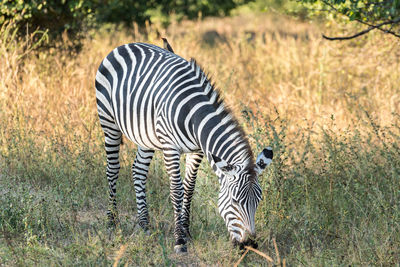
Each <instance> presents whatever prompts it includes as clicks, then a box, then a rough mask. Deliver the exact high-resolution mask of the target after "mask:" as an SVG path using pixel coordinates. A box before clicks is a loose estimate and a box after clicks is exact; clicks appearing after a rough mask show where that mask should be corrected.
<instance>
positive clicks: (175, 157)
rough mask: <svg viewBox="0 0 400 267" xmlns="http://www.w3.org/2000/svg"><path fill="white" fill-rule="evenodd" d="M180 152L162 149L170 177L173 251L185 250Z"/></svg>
mask: <svg viewBox="0 0 400 267" xmlns="http://www.w3.org/2000/svg"><path fill="white" fill-rule="evenodd" d="M179 159H180V152H179V151H176V150H164V162H165V166H166V168H167V172H168V174H169V177H170V197H171V202H172V205H173V207H174V219H175V229H174V237H175V252H176V253H182V252H187V247H186V234H185V231H184V229H183V227H182V221H181V215H182V200H183V183H182V179H181V175H180V167H179V165H180V161H179Z"/></svg>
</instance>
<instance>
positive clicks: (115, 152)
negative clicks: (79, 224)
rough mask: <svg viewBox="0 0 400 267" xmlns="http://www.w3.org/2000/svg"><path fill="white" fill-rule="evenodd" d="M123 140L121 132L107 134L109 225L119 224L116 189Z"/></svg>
mask: <svg viewBox="0 0 400 267" xmlns="http://www.w3.org/2000/svg"><path fill="white" fill-rule="evenodd" d="M121 140H122V134H121V132H120V131H113V132H105V149H106V154H107V171H106V174H107V180H108V188H109V203H108V210H107V217H108V225H109V226H116V225H117V224H118V210H117V200H116V187H117V180H118V174H119V168H120V166H119V147H120V144H121Z"/></svg>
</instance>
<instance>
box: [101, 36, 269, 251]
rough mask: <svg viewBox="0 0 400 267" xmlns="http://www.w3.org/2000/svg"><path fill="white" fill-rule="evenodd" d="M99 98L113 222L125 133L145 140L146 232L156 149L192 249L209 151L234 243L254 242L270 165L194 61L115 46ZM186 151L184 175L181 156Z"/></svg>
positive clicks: (139, 46)
mask: <svg viewBox="0 0 400 267" xmlns="http://www.w3.org/2000/svg"><path fill="white" fill-rule="evenodd" d="M95 86H96V98H97V108H98V115H99V118H100V124H101V127H102V128H103V131H104V135H105V150H106V154H107V172H106V173H107V179H108V183H109V194H110V196H109V202H110V203H109V210H108V212H107V215H108V218H109V222H110V223H113V224H115V223H117V222H118V219H117V208H116V199H115V195H116V182H117V178H118V172H119V168H120V165H119V147H120V144H121V142H122V134H124V135H125V136H126V137H127V138H128V139H129V140H131V141H132V142H134V143H136V144H137V146H138V149H137V154H136V158H135V161H134V163H133V165H132V176H133V180H134V187H135V193H136V202H137V209H138V214H139V225H140V226H141V227H142V228H143V229H144V230H147V229H148V226H149V218H148V217H149V216H148V210H147V204H146V178H147V173H148V170H149V165H150V161H151V159H152V157H153V155H154V151H155V150H161V151H162V153H163V156H164V163H165V166H166V169H167V172H168V175H169V177H170V198H171V202H172V205H173V208H174V219H175V228H174V237H175V251H176V252H177V253H179V252H186V251H187V248H186V242H187V237H188V236H189V217H190V216H189V215H190V203H191V199H192V195H193V191H194V187H195V182H196V176H197V171H198V168H199V165H200V162H201V160H202V158H203V157H204V156H205V157H206V158H207V160H208V161H209V162H210V164H211V166H212V168H213V170H214V172H215V173H216V174H217V176H218V177H219V183H220V192H219V198H218V206H219V212H220V214H221V216H222V218H223V219H224V220H225V224H226V226H227V228H228V231H229V233H230V236H231V239H232V241H233V242H234V243H236V244H240V245H241V246H243V245H244V244H249V242H250V241H249V240H251V237H253V236H254V235H255V226H254V219H255V212H256V208H257V206H258V203H259V201H260V199H261V188H260V185H259V183H258V178H257V177H258V175H259V174H260V173H261V172H262V171H263V170H264V169H265V168H266V167H267V165H268V164H270V163H271V160H272V150H271V149H270V148H266V149H264V150H263V151H262V152H261V153H260V154H259V155H258V157H257V160H256V162H254V159H253V154H252V151H251V150H250V145H249V143H248V141H247V139H246V138H245V136H244V133H243V131H242V130H241V128H240V127H239V125H238V124H237V122H236V120H235V119H234V118H233V117H232V115H231V113H230V112H229V110H228V109H227V108H226V107H225V105H224V103H223V102H222V100H221V98H220V96H219V94H218V91H216V90H215V89H214V88H213V85H212V84H211V82H210V81H209V79H208V78H207V76H206V74H205V73H204V72H203V71H202V69H201V68H200V67H199V66H198V65H197V64H196V62H195V61H194V60H191V61H190V62H188V61H186V60H185V59H183V58H181V57H180V56H178V55H176V54H174V53H172V52H170V51H167V50H165V49H162V48H160V47H157V46H155V45H151V44H145V43H132V44H126V45H123V46H120V47H118V48H115V49H114V50H113V51H112V52H111V53H110V54H109V55H108V56H107V57H106V58H105V59H104V60H103V61H102V63H101V64H100V67H99V69H98V71H97V74H96V82H95ZM182 153H188V155H187V157H186V173H185V178H184V180H183V181H182V179H181V174H180V167H179V165H180V164H179V163H180V156H181V154H182Z"/></svg>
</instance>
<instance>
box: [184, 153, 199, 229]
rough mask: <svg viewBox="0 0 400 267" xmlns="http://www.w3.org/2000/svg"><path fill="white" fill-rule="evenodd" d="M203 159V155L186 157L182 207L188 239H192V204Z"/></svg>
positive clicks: (194, 154)
mask: <svg viewBox="0 0 400 267" xmlns="http://www.w3.org/2000/svg"><path fill="white" fill-rule="evenodd" d="M202 159H203V153H193V154H188V155H187V157H186V170H185V180H184V181H183V188H184V195H183V207H182V226H183V229H184V230H185V232H186V236H188V237H190V232H189V224H190V204H191V201H192V196H193V192H194V188H195V185H196V177H197V171H198V170H199V166H200V163H201V160H202Z"/></svg>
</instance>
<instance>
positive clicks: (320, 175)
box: [0, 15, 400, 265]
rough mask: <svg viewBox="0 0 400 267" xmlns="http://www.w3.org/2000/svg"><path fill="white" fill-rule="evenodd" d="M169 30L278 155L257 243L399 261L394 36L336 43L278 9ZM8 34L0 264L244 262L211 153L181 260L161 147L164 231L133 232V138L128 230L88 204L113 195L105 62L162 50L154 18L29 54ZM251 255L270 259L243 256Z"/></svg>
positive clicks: (2, 49) (153, 188)
mask: <svg viewBox="0 0 400 267" xmlns="http://www.w3.org/2000/svg"><path fill="white" fill-rule="evenodd" d="M158 31H160V32H161V35H162V36H166V37H167V38H168V40H169V41H170V43H171V45H172V47H173V48H174V50H175V51H176V53H178V54H179V55H181V56H183V57H184V58H187V59H189V58H190V57H194V58H196V60H197V61H198V62H199V63H200V64H201V65H202V66H203V68H204V69H205V70H206V71H208V72H209V73H210V74H211V76H212V77H213V80H214V81H215V82H216V84H217V86H218V87H219V88H220V90H221V91H222V92H223V95H224V96H225V98H226V101H227V102H228V103H229V105H230V106H231V107H232V108H233V111H234V113H235V114H236V115H237V116H238V117H240V118H241V121H242V122H243V123H244V126H245V128H246V131H247V132H248V133H249V134H250V138H251V141H252V143H253V145H254V147H256V148H257V149H259V148H260V147H261V146H262V145H269V144H272V145H273V146H274V149H275V151H276V152H277V158H276V161H275V163H274V165H273V167H272V169H271V170H270V171H269V172H268V174H266V175H265V177H264V179H263V182H262V183H263V186H264V188H265V198H264V201H263V203H262V204H261V206H260V209H259V212H258V215H257V227H258V231H259V239H260V242H259V243H260V244H261V245H260V250H261V251H264V252H266V254H268V255H271V256H272V257H273V258H278V259H279V258H280V256H279V252H278V251H277V250H275V249H274V248H275V247H276V246H277V245H276V243H275V242H273V241H274V240H275V239H273V238H274V237H276V238H277V242H278V246H279V247H280V248H282V251H280V252H281V257H282V259H283V258H285V259H286V260H287V262H288V264H289V265H299V264H305V265H314V264H316V265H321V264H322V265H326V264H333V265H343V264H352V263H355V264H390V263H394V262H396V261H397V262H398V260H399V258H398V255H399V254H400V253H398V252H399V246H398V243H396V242H398V241H399V240H400V237H399V234H398V233H399V224H398V220H397V219H398V218H399V213H400V212H399V206H398V203H397V204H395V202H396V201H395V200H396V198H397V200H398V199H399V198H398V197H399V191H398V184H399V176H400V174H399V168H400V167H399V165H400V163H399V160H398V158H399V150H398V142H399V136H400V134H399V125H400V116H399V114H400V89H399V88H400V87H399V85H400V71H399V70H400V60H399V58H400V46H399V40H397V39H395V38H392V37H389V36H383V35H381V34H371V35H369V36H368V37H365V38H361V39H357V40H354V41H348V42H328V41H324V40H322V38H321V37H320V31H321V29H320V28H319V27H318V26H316V25H313V24H309V23H304V22H300V21H296V20H293V19H289V18H286V17H282V16H276V15H257V16H249V15H248V16H245V15H243V16H239V17H233V18H223V19H206V20H205V21H201V22H189V21H184V22H182V24H173V25H171V26H170V27H169V28H168V29H167V30H160V29H158ZM212 31H214V33H213V32H212ZM324 31H326V32H330V33H335V32H334V28H327V29H325V30H324ZM4 32H5V28H3V29H2V35H0V36H1V37H2V38H1V40H0V57H1V58H2V62H1V64H0V88H1V90H0V166H1V168H2V169H3V171H1V172H0V180H1V183H0V186H2V187H3V189H2V191H4V192H6V194H4V195H3V196H2V197H1V198H0V200H1V202H0V203H1V204H2V205H4V207H6V206H7V209H5V210H4V211H3V213H1V216H2V217H0V227H1V230H2V231H3V232H4V233H6V232H7V233H9V234H5V235H4V238H3V240H5V241H7V242H4V244H7V245H0V263H1V261H4V262H5V263H6V265H13V264H21V263H23V264H28V265H37V264H39V265H47V264H52V265H56V264H68V265H79V264H95V265H98V264H105V265H110V264H112V263H113V262H114V261H113V260H114V257H113V255H115V253H116V250H118V248H120V247H121V249H122V246H121V244H126V247H123V248H124V252H121V253H120V255H119V256H120V257H119V258H118V261H120V262H121V264H128V265H145V264H157V265H158V264H164V265H171V264H188V263H192V264H198V265H208V264H218V265H232V264H234V263H235V262H237V260H238V259H239V258H240V254H238V252H237V251H236V250H233V249H232V248H231V246H230V244H229V242H228V239H227V237H226V236H224V233H225V232H224V231H226V230H225V228H224V226H223V222H222V219H220V218H219V217H218V215H217V213H216V195H217V191H216V190H217V188H218V185H217V181H216V179H215V178H214V176H213V174H212V173H211V171H210V169H209V168H208V166H207V164H204V163H203V165H202V169H201V172H200V176H201V177H202V179H199V182H198V190H197V191H198V192H197V195H196V197H195V200H194V201H195V204H194V215H193V217H194V218H193V220H194V223H193V234H194V236H195V238H194V240H193V242H192V243H191V245H190V246H189V250H191V251H192V253H191V254H190V255H189V256H188V257H187V258H185V259H182V258H177V257H175V256H174V255H173V252H172V234H171V229H172V228H171V227H172V226H171V223H170V222H171V218H172V217H171V216H172V213H171V208H170V207H169V206H166V205H163V203H165V201H166V199H168V190H167V188H168V186H167V179H166V175H165V173H164V170H163V167H162V160H161V159H160V158H159V157H156V159H155V162H154V163H153V164H152V166H153V167H152V169H151V172H150V175H151V177H152V178H154V179H158V180H157V181H158V182H157V184H153V185H150V189H149V192H150V193H149V194H150V200H149V202H150V203H152V204H150V205H151V207H150V209H151V214H152V216H153V218H154V219H153V221H152V224H153V227H154V229H153V230H154V232H153V234H152V235H151V236H150V237H147V236H145V235H143V234H141V233H140V231H139V232H138V231H136V230H135V219H132V217H134V214H135V212H134V211H132V209H131V207H132V206H134V200H133V199H132V198H133V190H132V189H131V188H128V187H127V186H126V185H127V184H128V183H129V182H130V181H128V180H129V179H130V178H129V174H128V173H129V164H131V162H132V157H133V155H132V153H133V150H134V146H133V145H132V144H128V145H127V146H125V149H124V151H123V152H122V159H123V166H124V167H123V169H122V172H121V185H123V186H121V187H119V188H121V189H120V191H119V194H120V197H119V200H120V208H121V212H122V216H123V218H122V219H121V222H122V225H121V228H122V230H121V231H120V232H117V233H115V234H114V236H113V237H112V238H111V239H108V238H107V234H106V230H104V229H105V228H104V225H103V223H102V221H103V219H104V214H101V212H98V213H99V214H97V215H93V213H96V212H97V211H101V210H103V211H105V208H104V206H105V205H106V180H105V178H104V163H105V157H104V153H103V147H102V132H101V129H100V127H99V125H98V123H97V113H96V104H95V94H94V76H95V72H96V70H97V67H98V65H99V63H100V61H101V60H102V59H103V57H104V56H106V55H107V54H108V53H109V52H110V51H111V50H112V49H113V48H115V47H116V46H118V45H121V44H124V43H130V42H135V41H144V42H150V43H154V44H158V45H161V40H160V39H159V38H158V36H157V34H156V26H152V27H150V26H148V27H147V33H146V34H145V33H139V32H138V30H132V31H131V32H127V31H121V30H118V29H116V28H113V27H109V28H103V29H102V30H101V31H99V32H96V33H92V34H90V36H89V37H88V38H87V40H85V41H84V45H83V49H82V51H81V52H80V53H79V54H72V55H71V54H68V53H66V52H65V50H62V49H53V50H50V51H43V52H37V53H29V54H27V55H25V56H23V57H21V56H20V55H23V54H24V53H25V51H26V47H29V46H30V44H31V41H30V40H29V38H28V39H26V40H18V41H17V40H15V39H13V38H12V37H6V36H5V34H4ZM215 32H217V33H218V36H219V37H215V36H216V34H215ZM213 36H214V39H213V38H212V37H213ZM215 38H216V39H215ZM65 41H67V40H65ZM213 42H214V43H213ZM60 46H61V47H62V45H60ZM243 111H245V112H244V113H243ZM353 187H354V188H353ZM396 188H397V189H396ZM346 190H347V191H346ZM396 190H397V191H396ZM210 192H211V193H210ZM371 201H373V202H372V203H373V204H370V203H371ZM18 203H19V204H18ZM21 203H23V204H21ZM369 205H370V206H369ZM367 207H368V208H370V209H371V210H370V211H368V210H366V209H367ZM82 210H83V212H85V214H89V215H88V216H89V218H85V220H81V219H79V218H80V216H78V215H79V214H82ZM93 210H94V211H96V212H93ZM124 214H125V215H124ZM378 214H379V215H378ZM319 216H321V217H319ZM91 220H92V221H91ZM90 221H91V222H90ZM396 221H397V222H396ZM379 242H381V243H379ZM0 244H1V243H0ZM146 245H148V246H146ZM125 249H126V251H125ZM12 250H14V252H15V253H14V252H13V253H11V251H12ZM22 255H24V256H26V257H25V258H24V259H22V258H21V257H22ZM396 255H397V256H396ZM75 257H77V260H74V259H75ZM243 262H245V263H246V264H249V265H257V264H260V263H262V262H265V260H263V259H262V258H261V259H258V258H257V256H256V255H254V256H253V255H247V256H246V258H245V259H244V260H243Z"/></svg>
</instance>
